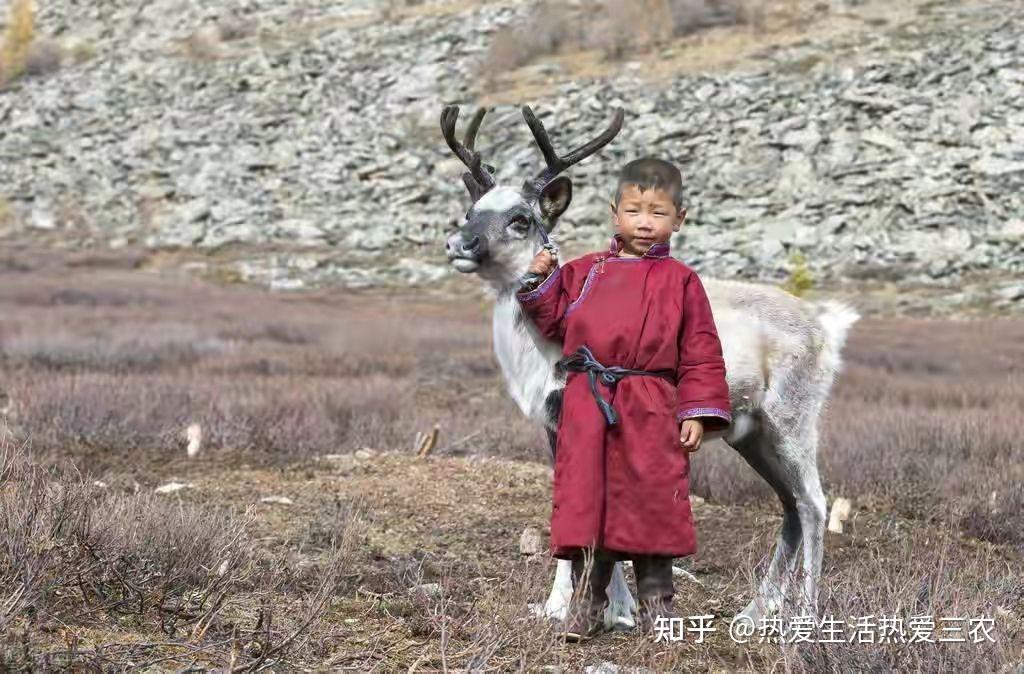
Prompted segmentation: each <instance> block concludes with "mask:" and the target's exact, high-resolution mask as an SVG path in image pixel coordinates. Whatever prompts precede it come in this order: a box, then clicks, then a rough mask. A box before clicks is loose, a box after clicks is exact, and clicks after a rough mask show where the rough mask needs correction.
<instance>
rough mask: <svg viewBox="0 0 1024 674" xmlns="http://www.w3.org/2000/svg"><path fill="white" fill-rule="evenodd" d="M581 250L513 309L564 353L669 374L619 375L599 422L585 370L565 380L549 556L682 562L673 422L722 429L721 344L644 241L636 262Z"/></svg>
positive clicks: (683, 495) (677, 266)
mask: <svg viewBox="0 0 1024 674" xmlns="http://www.w3.org/2000/svg"><path fill="white" fill-rule="evenodd" d="M621 248H622V242H621V239H620V238H619V236H618V235H616V236H614V237H612V241H611V246H610V247H609V250H608V252H607V253H596V252H595V253H588V254H586V255H584V256H582V257H579V258H577V259H575V260H572V261H570V262H567V263H566V264H564V265H562V266H560V267H557V268H556V269H555V270H554V271H552V272H551V274H549V276H548V278H546V279H545V280H544V282H543V283H542V284H541V285H539V286H538V287H537V288H536V289H535V290H532V291H529V292H523V293H518V294H517V298H518V300H519V303H520V306H521V307H522V309H523V312H524V313H525V314H526V315H527V316H528V317H529V318H530V319H532V320H533V322H534V323H535V324H536V326H537V328H538V329H539V330H540V332H541V333H542V334H543V335H545V336H546V337H547V338H549V339H553V340H561V341H562V343H563V346H562V353H563V354H566V355H567V354H571V353H573V352H575V351H576V349H577V347H579V346H580V345H583V344H585V345H586V346H588V347H589V348H590V350H591V351H592V352H593V355H594V358H596V359H597V360H598V361H600V363H601V364H602V365H604V366H613V365H618V366H620V367H625V368H632V369H638V370H662V369H670V370H672V371H673V372H675V373H676V376H675V383H673V382H670V381H668V380H666V379H662V378H659V377H652V376H647V375H634V376H627V377H625V378H623V379H622V380H620V381H619V382H618V383H617V384H615V385H614V386H611V387H609V386H607V385H605V384H604V383H603V382H601V381H600V380H599V381H598V384H597V387H598V391H599V392H600V394H601V395H602V397H603V398H604V399H605V400H607V401H609V402H610V403H611V405H612V407H614V408H615V412H616V413H617V414H618V417H619V422H618V423H617V424H616V425H614V426H609V425H607V424H606V421H605V418H604V416H603V415H602V413H601V411H600V409H599V407H598V405H597V403H596V401H595V400H594V396H593V393H592V391H591V389H590V382H589V379H588V376H587V374H586V373H584V372H569V373H568V380H567V382H566V387H565V391H564V393H563V397H562V411H561V416H560V417H559V421H558V434H557V435H558V440H557V444H556V451H555V476H554V485H553V503H552V512H551V552H552V554H553V555H554V556H555V557H563V558H564V557H568V556H569V555H571V554H572V552H573V551H574V549H575V548H579V547H581V546H590V545H594V546H597V547H600V548H604V549H606V550H611V551H618V552H622V553H633V554H661V555H670V556H673V557H681V556H685V555H689V554H693V553H694V552H695V551H696V549H697V541H696V533H695V531H694V526H693V516H692V514H691V512H690V496H689V473H690V470H689V456H688V454H687V453H686V451H685V450H683V449H682V448H681V447H680V445H679V435H680V427H681V425H682V421H683V419H686V418H700V419H701V420H702V421H703V422H704V428H705V430H716V429H722V428H726V427H728V426H729V424H730V423H731V409H730V405H729V389H728V386H727V385H726V381H725V363H724V361H723V359H722V345H721V342H720V341H719V339H718V331H717V330H716V328H715V323H714V319H713V317H712V314H711V306H710V304H709V303H708V299H707V295H706V294H705V292H704V286H703V285H702V284H701V281H700V278H699V277H698V276H697V274H696V273H695V272H694V271H693V270H692V269H690V268H689V267H688V266H686V265H685V264H683V263H682V262H680V261H679V260H676V259H674V258H672V257H670V256H669V244H667V243H659V244H654V245H653V246H651V247H650V249H648V251H647V252H646V253H645V254H644V256H643V257H622V256H621V255H620V251H621Z"/></svg>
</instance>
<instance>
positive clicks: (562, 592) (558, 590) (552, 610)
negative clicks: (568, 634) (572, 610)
mask: <svg viewBox="0 0 1024 674" xmlns="http://www.w3.org/2000/svg"><path fill="white" fill-rule="evenodd" d="M571 599H572V561H571V560H568V559H559V560H558V565H557V566H556V567H555V582H554V584H553V585H552V586H551V594H549V595H548V600H547V601H546V602H545V603H544V606H543V607H541V606H539V605H537V604H531V605H530V608H531V609H532V610H533V612H534V614H535V615H539V616H541V617H547V618H553V619H555V620H565V613H566V609H567V608H568V606H569V600H571Z"/></svg>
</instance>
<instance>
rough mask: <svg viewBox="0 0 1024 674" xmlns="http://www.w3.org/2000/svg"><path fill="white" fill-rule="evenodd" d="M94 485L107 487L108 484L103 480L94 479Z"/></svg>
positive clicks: (102, 487) (101, 487)
mask: <svg viewBox="0 0 1024 674" xmlns="http://www.w3.org/2000/svg"><path fill="white" fill-rule="evenodd" d="M92 486H94V487H99V488H100V489H106V488H107V486H108V485H107V483H106V482H104V481H103V480H93V481H92Z"/></svg>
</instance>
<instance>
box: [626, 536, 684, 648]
mask: <svg viewBox="0 0 1024 674" xmlns="http://www.w3.org/2000/svg"><path fill="white" fill-rule="evenodd" d="M633 573H635V574H636V593H637V601H638V603H639V605H640V606H639V616H638V617H639V620H638V621H637V626H638V627H639V628H640V631H641V632H643V633H644V634H649V633H652V632H653V631H654V628H655V625H656V621H657V620H658V618H659V617H660V618H662V619H663V621H664V622H663V624H664V627H665V629H669V622H668V621H670V620H671V619H672V618H674V617H675V615H674V614H673V613H672V596H673V594H674V590H673V587H672V558H671V557H666V556H664V555H637V556H635V557H633Z"/></svg>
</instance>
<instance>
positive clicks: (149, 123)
mask: <svg viewBox="0 0 1024 674" xmlns="http://www.w3.org/2000/svg"><path fill="white" fill-rule="evenodd" d="M0 8H5V5H4V4H0ZM904 10H905V11H904V16H903V18H902V19H901V20H899V21H890V22H886V21H884V20H883V21H876V22H874V23H869V24H867V25H868V28H867V29H865V30H861V31H860V32H858V33H857V35H856V36H853V37H851V35H848V34H843V33H839V34H836V31H832V32H831V33H827V32H825V31H822V32H821V33H820V34H819V33H817V32H815V31H814V30H810V31H808V33H807V35H806V36H804V38H803V39H801V40H796V41H792V40H791V41H789V42H788V43H787V44H786V46H780V47H777V48H774V49H765V50H762V52H761V53H759V54H758V58H757V59H756V60H753V61H750V62H747V63H746V64H745V65H744V67H740V68H735V69H729V70H718V71H715V72H713V73H701V72H694V71H693V70H692V69H681V70H685V72H679V73H673V74H672V75H671V76H668V77H666V76H665V75H664V73H662V74H661V75H660V76H659V77H656V78H653V79H652V78H648V77H641V76H640V73H642V72H643V71H644V67H643V66H642V64H641V65H637V66H634V67H630V65H629V64H628V63H626V64H625V65H622V64H616V65H615V67H613V66H612V65H609V67H608V71H607V73H605V74H604V75H602V76H600V77H596V78H590V79H587V78H577V77H570V76H569V75H571V73H568V74H567V73H566V72H565V71H564V69H563V70H560V68H562V66H561V65H559V63H564V60H563V61H560V62H558V63H553V64H551V65H546V66H545V65H540V66H538V65H532V66H527V69H529V68H532V69H533V71H534V72H540V73H541V74H542V75H544V76H545V77H546V81H547V83H548V86H547V90H546V91H545V92H544V93H543V95H539V94H538V95H532V96H530V97H528V98H523V99H518V100H519V102H528V103H531V104H532V105H534V107H535V108H536V109H537V110H538V111H539V112H540V113H541V116H542V119H544V120H545V121H546V123H547V124H548V126H549V127H550V128H551V130H552V132H553V135H554V136H555V142H556V144H558V145H561V146H565V145H566V144H568V143H572V142H574V141H575V140H576V139H579V138H583V137H586V136H588V135H590V134H592V133H593V132H594V130H595V129H598V128H600V127H601V126H602V125H604V124H605V123H606V120H607V118H608V115H609V109H610V108H611V107H612V106H615V105H623V106H625V107H626V109H627V111H628V115H627V121H626V125H625V128H624V130H623V132H622V134H621V135H620V136H619V138H618V139H617V140H616V141H615V143H613V144H612V145H611V146H610V147H609V148H608V149H607V150H606V151H605V152H603V153H602V155H601V157H600V158H598V159H594V160H591V161H589V162H588V163H587V164H585V165H583V166H581V167H578V168H577V169H575V170H574V173H573V177H574V178H575V180H576V186H577V190H576V198H575V202H574V205H573V207H572V208H571V209H570V211H569V216H568V217H567V218H566V219H565V220H564V221H563V224H562V226H561V228H560V230H559V236H560V240H561V241H562V242H565V243H567V244H569V245H570V246H578V247H587V246H590V245H597V244H602V243H603V242H604V241H605V238H606V236H607V222H606V220H607V219H606V200H607V196H608V191H609V189H610V186H609V181H610V176H611V175H612V172H613V170H614V169H615V167H616V166H617V165H618V164H620V163H621V162H622V161H623V160H625V159H627V158H632V157H635V156H637V155H638V154H641V153H657V154H660V155H663V156H666V157H670V158H672V159H674V160H676V161H678V162H679V163H680V164H681V166H682V167H683V168H684V173H685V174H686V176H687V179H688V198H689V200H690V204H691V207H692V208H691V215H692V220H691V225H690V226H689V227H688V228H687V229H686V231H685V232H684V233H683V234H681V235H680V237H681V238H680V240H679V241H678V243H677V244H676V245H677V248H676V250H677V253H676V254H677V255H679V256H680V257H682V258H684V259H686V260H687V261H689V262H691V263H692V264H693V265H694V266H695V267H697V268H698V269H699V270H701V271H702V272H704V273H708V274H711V275H716V276H724V277H743V278H752V279H762V280H778V279H780V278H783V277H785V275H786V274H787V273H789V272H790V271H791V270H792V266H793V260H794V254H795V253H801V254H802V255H803V256H805V257H806V259H807V264H808V265H809V267H810V270H811V272H812V274H813V275H814V276H815V278H816V279H818V280H819V281H821V282H822V283H837V282H842V281H844V280H851V279H854V280H856V279H881V280H885V281H891V282H896V283H897V284H900V285H906V286H908V287H909V286H917V287H920V286H921V285H922V284H924V285H933V286H938V287H940V288H945V287H955V286H957V285H959V284H960V283H961V281H965V280H969V279H977V278H979V277H980V278H986V279H989V281H990V282H988V283H987V284H986V285H985V286H984V290H981V291H979V292H980V293H982V296H984V297H988V298H989V299H995V300H996V301H998V302H1001V303H1003V304H1004V305H1010V304H1012V303H1014V302H1017V301H1018V300H1024V284H1021V283H1019V282H1017V281H1014V280H1013V277H1014V276H1015V275H1019V274H1020V273H1021V271H1022V270H1024V41H1022V40H1021V39H1020V25H1021V22H1022V21H1024V6H1021V5H1020V3H1018V2H999V1H997V0H991V1H989V2H953V1H952V0H948V1H945V0H937V1H934V2H929V3H921V4H917V3H915V2H910V3H906V7H905V8H904ZM531 11H532V4H531V3H530V2H523V1H516V0H504V1H498V2H469V1H466V0H448V1H433V2H426V3H414V4H413V6H411V7H405V6H402V5H401V3H397V2H384V1H375V0H358V1H353V0H346V1H344V2H342V1H341V0H305V1H303V2H271V1H269V0H232V1H231V2H223V3H200V2H196V1H195V0H157V1H155V2H140V1H139V0H112V1H111V2H104V3H76V2H71V1H70V0H53V1H46V0H43V1H41V2H40V3H39V12H38V15H37V17H36V27H35V30H36V33H37V36H38V37H37V38H36V39H37V40H42V39H44V38H45V39H47V40H51V41H56V42H57V43H58V44H59V45H61V48H62V49H63V50H65V53H71V51H74V52H75V53H79V54H80V53H82V52H83V51H84V52H85V53H87V54H88V56H89V57H88V58H81V59H75V61H74V63H73V64H69V63H66V62H65V63H63V67H58V65H57V64H54V66H53V68H51V69H49V70H52V72H33V73H30V74H28V75H27V76H23V77H20V78H18V79H17V80H15V81H13V82H12V83H11V84H10V85H9V86H8V87H7V88H6V89H5V90H4V91H2V92H0V234H2V235H4V236H6V237H8V240H24V239H32V240H36V241H39V240H42V241H46V242H52V243H60V244H62V245H76V246H80V245H92V246H101V247H102V246H113V247H124V246H143V247H146V248H150V249H168V248H175V249H182V248H184V249H196V250H199V251H203V250H206V251H210V250H225V249H227V250H231V249H237V248H239V247H241V248H245V249H246V250H252V251H254V252H252V253H251V254H250V255H249V257H247V258H245V259H242V260H241V261H240V262H239V263H238V271H239V273H241V274H242V275H243V276H246V277H252V278H258V279H260V280H267V279H269V280H271V281H273V282H274V283H276V284H277V285H278V286H281V287H289V286H296V285H300V284H303V283H308V282H317V283H340V284H346V285H352V286H359V285H372V284H377V283H383V282H388V281H394V280H399V281H402V282H413V283H415V282H420V281H423V280H436V279H439V278H443V277H445V276H447V275H449V274H451V273H452V272H449V271H448V270H447V269H446V268H445V266H444V261H443V256H442V255H441V242H442V241H443V237H444V234H445V232H446V231H447V230H449V229H450V228H451V227H452V226H454V225H455V224H457V223H458V221H459V220H460V218H461V216H462V214H463V213H464V212H465V208H466V205H467V200H466V196H465V194H464V192H463V188H462V186H461V183H460V182H459V180H458V175H459V173H460V166H459V165H458V163H457V162H454V161H453V160H452V159H451V158H450V157H449V155H448V154H447V151H446V148H445V147H444V144H443V142H442V140H441V138H440V133H439V131H438V126H437V118H438V115H439V111H440V107H441V105H442V103H444V102H460V103H463V104H465V105H466V106H475V105H477V104H479V103H480V102H481V101H484V102H488V101H491V100H504V101H508V102H503V103H501V104H498V105H496V106H495V108H494V111H493V112H492V114H491V115H490V116H489V117H488V118H487V121H486V122H485V127H484V129H483V131H482V132H481V141H480V143H479V145H480V146H481V148H482V149H483V151H484V154H485V156H486V158H487V160H488V161H489V162H490V163H492V164H494V165H496V166H497V167H498V172H499V178H500V179H501V180H502V181H505V182H510V183H513V184H518V183H519V181H520V180H521V179H522V177H523V176H525V175H526V174H528V173H531V172H532V171H534V170H535V169H536V167H537V164H538V161H539V160H540V157H539V153H538V152H537V151H536V149H535V148H534V147H533V145H532V141H531V140H530V137H529V133H528V131H527V130H526V128H525V125H524V124H523V123H522V120H521V117H520V116H519V113H518V108H517V106H516V105H514V104H513V103H512V101H515V100H517V97H516V94H515V92H510V91H504V92H501V91H499V92H497V94H499V96H498V98H497V99H495V93H496V92H495V91H494V89H493V84H492V85H490V88H488V85H487V84H486V83H485V82H484V81H483V79H484V78H482V77H481V75H480V72H481V63H482V60H483V59H484V58H485V55H486V54H487V49H488V46H489V44H490V41H491V40H492V39H493V36H494V35H495V34H496V33H497V32H498V31H501V30H503V29H506V27H509V26H516V25H521V24H523V23H524V22H525V21H527V20H528V18H529V16H530V12H531ZM855 11H856V9H851V10H849V12H855ZM850 16H853V15H852V14H847V15H846V17H847V19H849V17H850ZM829 20H839V19H838V17H831V18H826V21H829ZM745 30H749V29H745ZM65 61H67V59H65ZM541 61H543V59H541ZM37 70H39V71H43V70H46V69H44V68H38V69H37ZM502 94H503V95H502ZM229 244H232V245H230V246H229ZM267 250H273V251H275V254H273V255H269V256H268V255H267V254H266V253H264V252H260V251H267ZM282 250H283V251H284V253H281V251H282ZM986 293H987V295H986ZM968 299H974V300H977V299H978V297H977V296H975V297H972V298H968ZM964 301H967V300H966V299H965V300H964ZM1020 305H1024V301H1021V302H1020Z"/></svg>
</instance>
